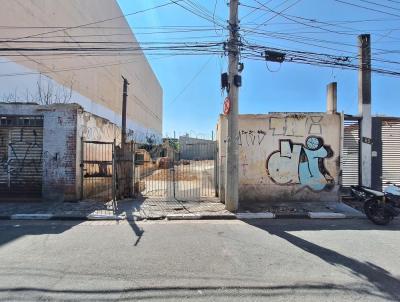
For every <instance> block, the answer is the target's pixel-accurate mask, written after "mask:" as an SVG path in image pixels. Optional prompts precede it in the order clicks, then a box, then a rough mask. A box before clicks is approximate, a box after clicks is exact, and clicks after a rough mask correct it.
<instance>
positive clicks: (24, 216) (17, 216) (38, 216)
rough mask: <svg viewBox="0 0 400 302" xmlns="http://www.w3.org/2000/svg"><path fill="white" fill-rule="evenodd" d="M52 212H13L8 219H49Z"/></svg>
mask: <svg viewBox="0 0 400 302" xmlns="http://www.w3.org/2000/svg"><path fill="white" fill-rule="evenodd" d="M53 216H54V215H53V214H13V215H11V216H10V218H9V219H11V220H50V219H52V218H53Z"/></svg>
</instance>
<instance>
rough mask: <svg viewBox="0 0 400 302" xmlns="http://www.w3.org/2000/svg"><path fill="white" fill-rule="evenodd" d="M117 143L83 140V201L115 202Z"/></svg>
mask: <svg viewBox="0 0 400 302" xmlns="http://www.w3.org/2000/svg"><path fill="white" fill-rule="evenodd" d="M114 161H115V143H114V142H100V141H85V140H83V139H82V140H81V180H82V182H81V199H87V200H96V201H103V202H108V201H115V199H116V198H115V195H116V192H115V171H114V170H115V164H114Z"/></svg>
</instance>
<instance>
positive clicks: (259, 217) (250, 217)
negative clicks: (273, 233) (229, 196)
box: [236, 212, 275, 219]
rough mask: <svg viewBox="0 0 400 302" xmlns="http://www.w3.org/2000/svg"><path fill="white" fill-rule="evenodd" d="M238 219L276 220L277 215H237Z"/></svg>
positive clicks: (267, 213)
mask: <svg viewBox="0 0 400 302" xmlns="http://www.w3.org/2000/svg"><path fill="white" fill-rule="evenodd" d="M236 218H237V219H274V218H275V214H274V213H270V212H264V213H236Z"/></svg>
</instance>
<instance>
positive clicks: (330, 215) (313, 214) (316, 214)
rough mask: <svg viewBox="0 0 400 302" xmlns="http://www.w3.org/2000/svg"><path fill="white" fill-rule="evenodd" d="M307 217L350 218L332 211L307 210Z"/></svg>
mask: <svg viewBox="0 0 400 302" xmlns="http://www.w3.org/2000/svg"><path fill="white" fill-rule="evenodd" d="M308 217H310V218H311V219H344V218H350V217H347V216H346V215H345V214H343V213H332V212H308Z"/></svg>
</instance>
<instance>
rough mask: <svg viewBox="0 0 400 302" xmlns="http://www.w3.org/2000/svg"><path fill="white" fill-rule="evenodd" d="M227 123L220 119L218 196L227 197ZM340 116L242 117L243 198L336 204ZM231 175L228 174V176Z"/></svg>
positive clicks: (241, 195) (306, 114)
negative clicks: (331, 202) (225, 184)
mask: <svg viewBox="0 0 400 302" xmlns="http://www.w3.org/2000/svg"><path fill="white" fill-rule="evenodd" d="M226 133H227V121H226V118H225V116H220V119H219V122H218V126H217V139H218V144H219V166H220V167H221V168H220V173H219V174H220V181H219V183H220V192H219V193H220V196H221V197H222V200H223V196H224V187H223V184H224V177H225V175H224V170H225V161H226V157H225V155H226ZM340 135H341V118H340V115H339V114H324V113H299V114H296V113H287V114H285V113H282V114H267V115H240V117H239V133H238V135H237V137H235V138H234V140H235V143H237V144H238V145H239V157H240V159H239V200H240V202H241V203H245V202H269V201H284V202H288V201H317V200H324V201H337V200H338V189H339V179H340V178H339V175H340ZM228 177H229V176H228Z"/></svg>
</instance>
